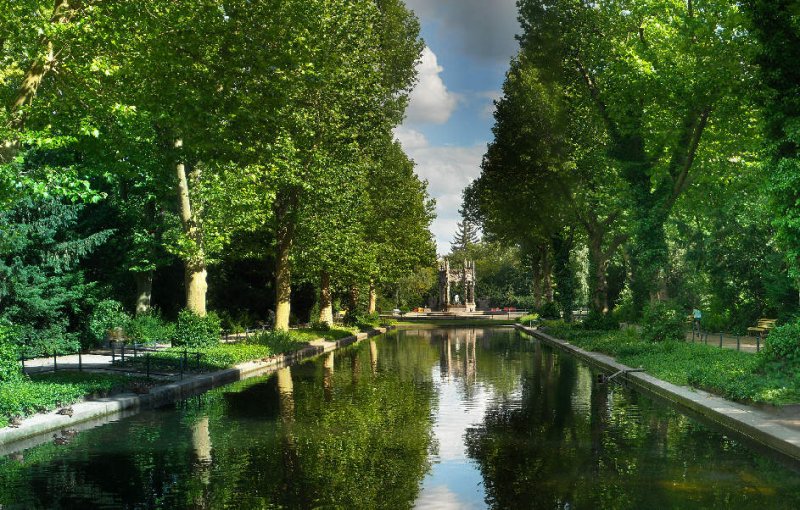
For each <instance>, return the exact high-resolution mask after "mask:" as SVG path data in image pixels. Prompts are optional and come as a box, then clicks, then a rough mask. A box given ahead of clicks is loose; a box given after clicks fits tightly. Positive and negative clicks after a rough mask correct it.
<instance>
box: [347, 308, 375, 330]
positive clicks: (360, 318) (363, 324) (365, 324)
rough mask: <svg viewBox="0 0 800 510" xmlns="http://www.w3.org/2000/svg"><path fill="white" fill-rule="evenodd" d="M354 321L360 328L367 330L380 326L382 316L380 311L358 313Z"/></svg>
mask: <svg viewBox="0 0 800 510" xmlns="http://www.w3.org/2000/svg"><path fill="white" fill-rule="evenodd" d="M353 323H354V325H355V326H356V327H357V328H358V329H360V330H362V331H367V330H370V329H374V328H377V327H378V326H380V324H381V316H380V314H379V313H378V312H373V313H364V314H357V315H356V316H355V320H354V322H353Z"/></svg>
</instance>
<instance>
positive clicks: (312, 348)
mask: <svg viewBox="0 0 800 510" xmlns="http://www.w3.org/2000/svg"><path fill="white" fill-rule="evenodd" d="M389 329H392V328H376V329H373V330H372V331H369V332H366V333H358V334H356V335H352V336H348V337H345V338H341V339H339V340H335V341H326V340H322V339H319V340H314V341H313V342H309V344H308V345H307V346H306V347H303V348H302V349H300V350H297V351H295V352H291V353H286V354H278V355H275V356H271V357H269V358H266V359H264V360H259V361H248V362H245V363H241V364H239V365H236V366H235V367H233V368H229V369H226V370H219V371H217V372H210V373H207V374H199V375H194V376H188V377H185V378H184V379H183V380H182V381H176V382H173V383H170V384H165V385H163V386H156V387H154V388H152V389H151V390H150V392H149V393H146V394H143V395H136V394H134V393H122V394H120V395H115V396H113V397H109V398H100V399H94V400H86V401H83V402H79V403H76V404H73V405H72V406H71V407H72V411H73V414H72V417H69V416H64V415H60V414H56V412H49V413H45V414H36V415H33V416H30V417H28V418H26V419H25V420H23V422H22V424H21V425H20V426H19V427H18V428H11V427H5V428H2V429H0V455H7V454H10V453H14V452H17V451H20V450H24V449H26V448H30V447H32V446H36V445H38V444H41V443H43V442H46V441H49V440H50V439H52V436H51V434H52V433H53V432H57V431H60V430H62V429H67V428H68V429H75V430H85V429H89V428H93V427H96V426H98V425H102V424H104V423H108V422H111V421H116V420H118V419H120V418H123V417H127V416H131V415H133V414H136V413H137V412H139V410H141V409H152V408H156V407H161V406H164V405H167V404H170V403H172V402H175V401H178V400H182V399H185V398H188V397H192V396H194V395H199V394H201V393H204V392H206V391H208V390H211V389H214V388H217V387H220V386H224V385H226V384H230V383H233V382H237V381H241V380H244V379H249V378H251V377H256V376H259V375H263V374H265V373H269V372H273V371H275V370H277V369H279V368H283V367H286V366H291V365H294V364H296V363H297V362H299V361H302V360H305V359H308V358H311V357H314V356H317V355H320V354H324V353H327V352H330V351H334V350H336V349H339V348H342V347H346V346H348V345H352V344H354V343H356V342H359V341H361V340H364V339H366V338H369V337H372V336H375V335H380V334H383V333H386V331H388V330H389Z"/></svg>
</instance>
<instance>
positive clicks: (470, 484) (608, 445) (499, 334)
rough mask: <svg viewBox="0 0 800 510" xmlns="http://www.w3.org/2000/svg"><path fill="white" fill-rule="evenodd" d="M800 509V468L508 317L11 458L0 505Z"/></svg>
mask: <svg viewBox="0 0 800 510" xmlns="http://www.w3.org/2000/svg"><path fill="white" fill-rule="evenodd" d="M487 507H489V508H547V509H550V508H563V509H568V508H569V509H574V508H590V509H593V508H736V509H740V508H759V509H762V510H763V509H767V508H769V509H772V508H800V474H798V472H797V471H795V470H794V469H793V468H790V467H787V466H786V465H783V464H781V463H779V462H776V461H774V460H771V459H770V458H768V457H766V456H764V455H761V454H758V453H756V452H754V451H752V450H751V449H750V448H748V447H747V446H746V445H745V444H742V443H740V442H738V441H736V440H734V439H731V438H729V437H726V436H725V435H724V434H722V433H721V432H719V431H717V430H714V429H710V428H708V427H706V426H704V425H702V424H700V423H698V422H696V421H694V420H692V419H689V418H687V417H685V416H683V415H681V414H680V413H677V412H675V411H673V410H671V409H669V408H668V407H666V406H664V405H663V404H660V403H657V402H654V401H652V400H651V399H649V398H647V397H645V396H643V395H640V394H637V393H635V392H631V391H628V390H626V389H624V388H620V387H618V386H613V385H612V386H610V387H609V386H598V385H596V384H594V377H593V373H592V371H591V370H590V369H589V368H588V367H586V366H585V365H583V364H581V363H580V362H578V361H576V360H575V359H574V358H571V357H569V356H567V355H565V354H561V353H559V352H557V351H553V350H552V349H550V348H548V347H546V346H542V345H540V344H539V343H538V342H536V341H534V340H531V339H529V338H527V337H523V336H520V335H518V334H517V333H516V332H514V331H513V330H510V329H503V328H495V329H465V328H451V329H420V330H405V331H398V332H392V333H389V334H387V335H385V336H383V337H381V338H379V339H377V340H372V341H365V342H362V343H361V344H360V345H357V346H353V347H351V348H348V349H345V350H342V351H337V352H336V353H334V354H330V355H327V356H325V357H322V358H320V359H317V360H314V361H309V362H306V363H303V364H301V365H298V366H295V367H292V368H291V369H283V370H281V371H280V372H278V373H277V374H273V375H271V376H269V377H264V378H259V379H254V380H249V381H244V382H241V383H238V384H235V385H231V386H226V387H224V388H220V389H217V390H214V391H211V392H209V393H207V394H204V395H202V396H199V397H196V398H192V399H190V400H187V401H184V402H181V403H178V404H176V405H174V406H171V407H169V408H167V409H160V410H157V411H151V412H145V413H141V414H138V415H136V416H134V417H132V418H128V419H125V420H122V421H119V422H117V423H113V424H109V425H106V426H103V427H99V428H96V429H93V430H89V431H85V432H82V433H80V434H79V435H77V436H76V437H74V438H73V439H72V440H71V441H70V442H69V444H67V445H55V444H46V445H42V446H39V447H36V448H33V449H30V450H27V451H25V452H23V453H22V454H21V455H20V454H17V455H14V456H10V457H7V458H4V459H2V460H0V508H3V509H6V508H81V509H85V508H237V509H249V508H346V509H353V508H365V509H372V508H388V509H395V508H399V509H402V508H419V509H449V508H459V509H461V508H465V509H469V508H487Z"/></svg>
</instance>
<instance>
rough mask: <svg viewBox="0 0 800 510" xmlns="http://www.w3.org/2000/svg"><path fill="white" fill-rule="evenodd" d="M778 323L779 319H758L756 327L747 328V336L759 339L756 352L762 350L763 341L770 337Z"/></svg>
mask: <svg viewBox="0 0 800 510" xmlns="http://www.w3.org/2000/svg"><path fill="white" fill-rule="evenodd" d="M776 322H778V319H766V318H763V317H762V318H761V319H758V323H757V324H756V325H755V326H751V327H749V328H747V334H748V335H750V336H754V337H756V339H757V342H756V352H757V351H760V350H761V340H763V339H764V338H765V337H766V336H767V335H769V332H770V331H772V329H773V328H774V327H775V323H776Z"/></svg>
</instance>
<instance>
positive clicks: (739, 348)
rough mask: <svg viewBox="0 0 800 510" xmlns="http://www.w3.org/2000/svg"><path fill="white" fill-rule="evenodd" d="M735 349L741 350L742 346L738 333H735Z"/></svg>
mask: <svg viewBox="0 0 800 510" xmlns="http://www.w3.org/2000/svg"><path fill="white" fill-rule="evenodd" d="M736 350H737V351H741V350H742V346H741V344H740V343H739V335H736Z"/></svg>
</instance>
